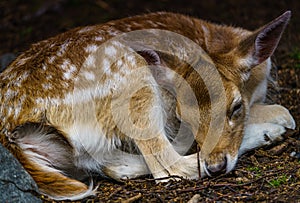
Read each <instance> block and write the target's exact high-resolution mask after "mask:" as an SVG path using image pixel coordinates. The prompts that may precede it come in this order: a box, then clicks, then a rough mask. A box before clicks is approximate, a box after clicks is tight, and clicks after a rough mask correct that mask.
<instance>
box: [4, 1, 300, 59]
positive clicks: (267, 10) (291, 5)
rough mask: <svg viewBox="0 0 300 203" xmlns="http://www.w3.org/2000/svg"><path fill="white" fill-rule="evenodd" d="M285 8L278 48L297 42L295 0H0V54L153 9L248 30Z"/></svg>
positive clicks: (297, 6) (298, 21)
mask: <svg viewBox="0 0 300 203" xmlns="http://www.w3.org/2000/svg"><path fill="white" fill-rule="evenodd" d="M286 10H291V11H292V20H291V22H290V25H289V26H288V28H287V31H286V32H285V34H284V37H283V38H284V40H283V41H282V43H281V44H280V48H282V49H283V50H292V49H293V48H295V47H297V46H299V42H300V37H299V29H300V28H299V24H300V12H299V11H300V3H299V1H297V0H291V1H288V0H277V1H272V0H260V1H248V0H247V1H240V0H227V1H222V0H209V1H208V0H205V1H204V0H198V1H196V0H194V1H191V0H187V1H183V0H144V1H141V0H124V1H121V0H110V1H108V0H106V1H105V0H45V1H38V0H26V1H25V0H1V1H0V55H1V54H3V53H6V52H20V51H22V50H24V49H26V48H27V47H28V46H29V45H30V44H31V43H33V42H36V41H39V40H42V39H45V38H48V37H49V36H53V35H55V34H57V33H61V32H63V31H66V30H69V29H71V28H74V27H77V26H84V25H91V24H97V23H103V22H106V21H108V20H112V19H117V18H123V17H127V16H132V15H136V14H142V13H148V12H154V11H173V12H179V13H184V14H187V15H191V16H196V17H199V18H203V19H207V20H209V21H212V22H216V23H222V24H228V25H234V26H240V27H243V28H247V29H251V30H252V29H256V28H258V27H259V26H262V25H263V24H265V23H267V22H269V21H270V20H272V19H273V18H275V17H277V16H279V15H280V14H282V13H283V12H284V11H286Z"/></svg>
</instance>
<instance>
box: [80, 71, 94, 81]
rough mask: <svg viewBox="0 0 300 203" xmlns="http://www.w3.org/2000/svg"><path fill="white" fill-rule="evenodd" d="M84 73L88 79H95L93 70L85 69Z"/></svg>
mask: <svg viewBox="0 0 300 203" xmlns="http://www.w3.org/2000/svg"><path fill="white" fill-rule="evenodd" d="M82 74H83V76H84V77H85V79H87V80H91V81H94V80H95V74H94V73H93V72H88V71H84V72H83V73H82Z"/></svg>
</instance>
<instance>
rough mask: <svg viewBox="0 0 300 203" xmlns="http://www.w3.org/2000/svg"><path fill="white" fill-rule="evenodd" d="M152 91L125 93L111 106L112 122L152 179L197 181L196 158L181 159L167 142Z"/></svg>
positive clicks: (157, 98) (160, 104)
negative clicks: (141, 158) (173, 176)
mask: <svg viewBox="0 0 300 203" xmlns="http://www.w3.org/2000/svg"><path fill="white" fill-rule="evenodd" d="M155 88H156V87H155V86H152V85H147V86H146V85H144V86H143V87H142V88H140V89H139V90H138V91H135V92H134V93H131V94H126V95H130V96H128V97H127V99H125V100H122V101H118V102H117V103H116V104H115V105H113V107H114V108H113V109H114V111H115V112H116V113H115V114H114V115H115V116H114V120H115V121H116V123H117V124H118V128H119V129H120V130H121V131H122V132H123V133H124V134H125V135H126V136H128V137H130V138H131V139H132V140H133V142H134V143H135V145H136V146H137V148H138V149H139V152H140V153H141V155H142V157H143V158H144V161H145V163H146V165H147V167H148V169H149V171H150V173H151V174H152V175H153V176H154V178H162V177H168V176H172V175H176V176H182V177H185V178H189V179H194V178H198V167H197V165H198V162H197V156H195V155H191V156H181V155H180V154H178V153H177V152H176V151H175V149H174V147H173V146H172V144H171V143H170V141H169V140H168V139H167V136H166V132H165V122H166V118H165V117H166V115H165V113H164V111H165V110H164V105H163V102H162V100H161V97H160V95H159V91H158V90H157V89H155ZM124 92H125V91H124ZM124 97H125V94H124ZM124 97H120V98H122V99H124ZM141 169H142V168H141ZM142 170H144V169H142Z"/></svg>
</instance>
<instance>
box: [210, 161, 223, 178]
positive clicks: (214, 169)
mask: <svg viewBox="0 0 300 203" xmlns="http://www.w3.org/2000/svg"><path fill="white" fill-rule="evenodd" d="M226 165H227V160H226V159H224V160H223V161H221V162H219V163H217V164H207V163H206V169H207V172H208V173H209V174H208V175H209V176H217V175H220V174H222V173H225V172H226V170H225V169H226Z"/></svg>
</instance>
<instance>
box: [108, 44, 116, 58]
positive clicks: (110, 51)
mask: <svg viewBox="0 0 300 203" xmlns="http://www.w3.org/2000/svg"><path fill="white" fill-rule="evenodd" d="M105 54H107V55H108V56H115V55H116V54H117V50H116V48H115V47H113V46H108V47H105Z"/></svg>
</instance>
